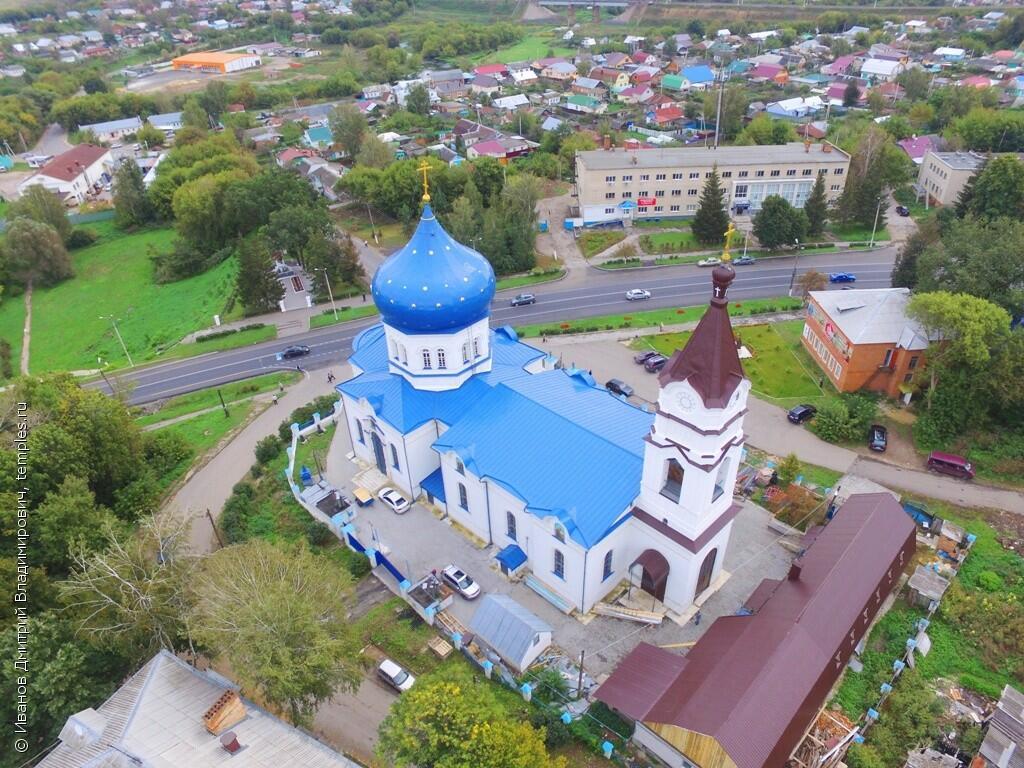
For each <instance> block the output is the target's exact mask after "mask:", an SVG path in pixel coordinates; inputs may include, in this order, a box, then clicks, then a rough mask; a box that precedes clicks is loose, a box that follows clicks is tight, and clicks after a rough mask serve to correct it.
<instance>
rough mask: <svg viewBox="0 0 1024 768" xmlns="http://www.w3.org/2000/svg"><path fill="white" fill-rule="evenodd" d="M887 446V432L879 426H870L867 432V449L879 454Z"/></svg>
mask: <svg viewBox="0 0 1024 768" xmlns="http://www.w3.org/2000/svg"><path fill="white" fill-rule="evenodd" d="M888 445H889V430H887V429H886V428H885V427H883V426H882V425H881V424H872V425H871V428H870V429H869V430H868V448H870V449H871V450H872V451H878V452H879V453H881V452H882V451H884V450H885V449H886V448H887V447H888Z"/></svg>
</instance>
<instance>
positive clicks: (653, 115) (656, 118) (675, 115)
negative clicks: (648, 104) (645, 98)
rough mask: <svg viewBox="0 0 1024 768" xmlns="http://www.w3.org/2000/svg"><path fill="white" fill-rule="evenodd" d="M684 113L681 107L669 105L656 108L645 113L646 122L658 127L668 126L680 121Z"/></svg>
mask: <svg viewBox="0 0 1024 768" xmlns="http://www.w3.org/2000/svg"><path fill="white" fill-rule="evenodd" d="M684 117H685V115H684V113H683V110H682V108H681V107H676V106H671V107H662V108H661V109H656V110H654V111H653V112H648V113H647V122H648V123H650V124H652V125H656V126H658V127H659V128H668V127H670V126H672V125H674V124H675V123H679V122H682V120H683V119H684Z"/></svg>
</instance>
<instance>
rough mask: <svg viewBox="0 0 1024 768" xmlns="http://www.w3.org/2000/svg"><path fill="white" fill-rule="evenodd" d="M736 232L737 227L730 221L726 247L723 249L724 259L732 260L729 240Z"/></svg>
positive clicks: (726, 235)
mask: <svg viewBox="0 0 1024 768" xmlns="http://www.w3.org/2000/svg"><path fill="white" fill-rule="evenodd" d="M734 234H736V228H735V227H733V225H732V222H731V221H730V222H729V228H728V229H727V230H725V248H723V249H722V261H725V262H729V261H731V260H732V256H731V255H730V254H729V242H730V241H731V240H732V236H733V235H734Z"/></svg>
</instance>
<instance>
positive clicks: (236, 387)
mask: <svg viewBox="0 0 1024 768" xmlns="http://www.w3.org/2000/svg"><path fill="white" fill-rule="evenodd" d="M299 378H301V376H300V374H298V373H297V372H295V371H278V372H277V373H267V374H264V375H263V376H256V377H255V378H252V379H246V380H245V381H235V382H232V383H230V384H225V385H224V386H222V387H218V388H215V389H202V390H200V391H198V392H189V393H188V394H187V395H179V396H178V397H172V398H171V399H170V400H168V401H167V402H166V403H164V405H163V407H162V408H160V409H159V410H157V411H154V412H153V413H147V414H145V415H143V416H140V417H139V418H137V419H136V420H135V422H136V423H137V424H139V425H141V426H147V425H149V424H158V423H160V422H161V421H167V420H168V419H175V418H178V417H179V416H184V415H185V414H187V413H196V412H197V411H204V410H206V409H207V408H214V407H216V406H219V405H220V398H219V397H218V396H217V389H219V390H220V393H221V395H223V396H224V402H225V403H228V404H229V405H230V404H231V403H234V402H237V401H238V400H247V399H248V398H250V397H252V396H253V395H257V394H259V393H260V392H270V391H271V390H274V389H277V387H278V385H279V384H284V385H285V386H288V385H290V384H293V383H294V382H295V381H297V380H298V379H299ZM228 410H231V409H228Z"/></svg>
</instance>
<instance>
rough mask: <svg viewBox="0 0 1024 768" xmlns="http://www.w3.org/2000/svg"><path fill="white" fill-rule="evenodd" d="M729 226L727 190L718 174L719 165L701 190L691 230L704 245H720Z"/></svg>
mask: <svg viewBox="0 0 1024 768" xmlns="http://www.w3.org/2000/svg"><path fill="white" fill-rule="evenodd" d="M728 228H729V213H728V212H727V211H726V210H725V190H724V189H723V188H722V180H721V178H719V176H718V166H715V168H714V169H713V170H712V171H711V175H710V176H708V178H707V181H705V182H704V189H703V190H702V191H701V195H700V203H699V204H698V206H697V213H696V215H695V216H694V217H693V223H692V224H691V225H690V230H691V231H692V232H693V235H694V237H696V238H697V242H699V243H701V244H702V245H718V244H720V243H721V242H722V241H723V240H724V239H725V231H726V230H727V229H728Z"/></svg>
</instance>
